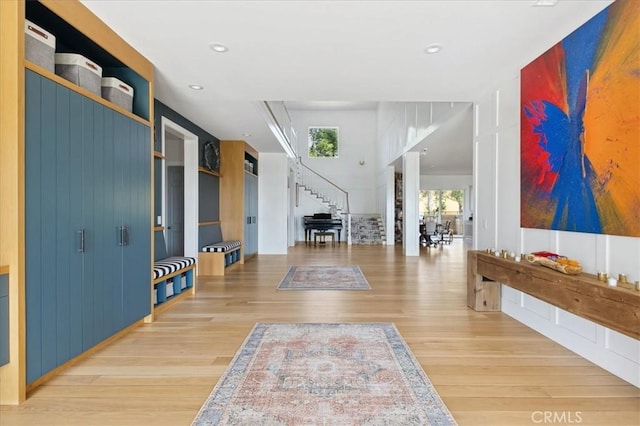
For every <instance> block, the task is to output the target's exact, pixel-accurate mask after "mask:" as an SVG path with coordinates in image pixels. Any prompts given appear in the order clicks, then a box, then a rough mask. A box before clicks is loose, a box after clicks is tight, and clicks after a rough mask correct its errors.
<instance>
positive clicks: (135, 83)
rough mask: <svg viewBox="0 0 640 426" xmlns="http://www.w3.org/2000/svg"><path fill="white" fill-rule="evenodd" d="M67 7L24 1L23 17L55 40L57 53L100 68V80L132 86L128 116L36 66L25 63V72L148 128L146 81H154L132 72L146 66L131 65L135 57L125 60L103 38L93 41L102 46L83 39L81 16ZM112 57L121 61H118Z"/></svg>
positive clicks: (85, 37)
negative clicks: (45, 79)
mask: <svg viewBox="0 0 640 426" xmlns="http://www.w3.org/2000/svg"><path fill="white" fill-rule="evenodd" d="M66 3H67V2H54V1H50V0H43V1H27V2H26V4H25V17H26V19H27V20H29V21H31V22H33V23H34V24H36V25H38V26H40V27H42V28H43V29H45V30H46V31H48V32H50V33H51V34H52V35H53V36H55V37H56V48H55V52H56V53H76V54H79V55H82V56H84V57H86V58H87V59H89V60H91V61H93V62H95V63H96V64H98V65H99V66H100V67H102V77H115V78H117V79H119V80H121V81H122V82H124V83H126V84H128V85H129V86H131V87H132V88H133V91H134V95H133V109H132V112H128V111H127V110H125V109H124V108H121V107H119V106H117V105H115V104H113V103H112V102H110V101H108V100H106V99H103V98H101V97H100V96H98V95H96V94H93V93H92V92H90V91H88V90H85V89H83V88H82V87H80V86H77V85H75V84H74V83H72V82H70V81H68V80H65V79H64V78H61V77H58V76H57V75H55V74H54V73H51V72H50V71H47V70H45V69H44V68H41V67H39V66H38V65H36V64H33V63H31V62H26V61H25V62H26V65H25V66H26V67H27V68H28V69H31V70H32V71H34V72H36V73H38V74H41V75H42V76H44V77H47V78H49V79H51V80H54V81H56V82H57V83H60V84H63V85H64V86H65V87H68V88H70V89H71V90H75V91H77V92H78V93H80V94H82V95H84V96H88V97H90V98H91V99H94V100H96V101H98V102H100V103H101V104H103V105H105V106H107V107H109V108H112V109H114V110H116V111H118V112H120V113H123V114H125V115H128V116H131V117H133V118H136V117H137V118H136V119H137V120H138V121H141V122H143V123H146V124H149V123H150V118H151V114H150V112H151V108H150V102H151V100H150V92H151V88H150V86H151V85H150V83H149V81H150V80H152V79H153V77H152V76H147V77H146V78H145V76H143V75H141V74H140V73H139V72H137V71H136V70H135V69H134V68H138V66H137V65H139V67H140V69H142V68H145V67H146V64H145V65H142V64H135V65H132V64H133V63H135V62H137V60H136V59H135V57H133V56H131V58H129V57H126V56H127V54H128V53H127V52H119V51H118V49H117V46H112V45H110V44H109V45H106V43H107V42H106V41H105V40H104V37H102V38H100V37H95V39H100V40H101V41H102V43H103V45H102V46H101V45H100V44H99V43H98V42H96V41H94V39H92V38H90V37H89V36H87V35H85V34H84V33H83V32H82V29H81V28H77V26H78V24H79V23H84V19H83V16H82V13H81V12H77V11H75V9H74V12H70V11H69V10H67V9H68V8H69V5H67V4H66ZM56 11H57V12H59V13H65V14H66V17H68V18H69V19H73V20H74V21H76V22H74V24H75V25H76V27H74V25H72V24H71V23H69V22H67V21H66V20H65V19H63V18H62V17H61V16H59V13H56ZM84 25H85V26H86V25H87V24H86V23H84ZM85 30H86V28H85ZM109 41H113V42H114V44H115V43H116V40H109ZM107 49H109V50H107ZM116 52H118V53H116ZM115 55H119V56H122V57H121V58H118V57H116V56H115ZM124 57H126V58H124ZM127 60H130V61H131V63H132V64H127V63H125V62H126V61H127ZM145 71H148V70H145ZM151 71H152V67H151Z"/></svg>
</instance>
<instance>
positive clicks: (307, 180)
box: [297, 157, 350, 214]
mask: <svg viewBox="0 0 640 426" xmlns="http://www.w3.org/2000/svg"><path fill="white" fill-rule="evenodd" d="M297 165H298V167H297V174H298V176H297V181H298V185H299V186H302V187H304V189H306V190H308V191H309V192H311V194H313V195H315V196H316V197H318V198H320V199H321V200H322V201H324V202H325V203H327V204H329V205H330V206H332V207H335V209H336V210H341V211H342V213H343V214H349V213H350V209H349V193H348V192H347V191H345V190H344V189H342V188H340V187H339V186H338V185H336V184H335V183H333V182H331V181H330V180H329V179H327V178H326V177H324V176H322V175H321V174H320V173H318V172H316V171H315V170H313V169H312V168H310V167H309V166H307V165H306V164H304V163H303V162H302V158H300V157H298V159H297Z"/></svg>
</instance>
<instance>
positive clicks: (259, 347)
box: [193, 323, 456, 426]
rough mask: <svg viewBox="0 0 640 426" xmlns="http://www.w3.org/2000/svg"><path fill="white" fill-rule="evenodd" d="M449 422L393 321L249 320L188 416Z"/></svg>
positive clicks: (208, 420)
mask: <svg viewBox="0 0 640 426" xmlns="http://www.w3.org/2000/svg"><path fill="white" fill-rule="evenodd" d="M455 424H456V422H455V420H454V419H453V416H452V415H451V413H450V412H449V410H448V409H447V407H446V406H445V405H444V403H443V402H442V400H441V399H440V397H439V396H438V393H437V392H436V391H435V389H434V388H433V386H432V384H431V382H430V381H429V379H428V377H427V376H426V374H425V373H424V371H423V370H422V368H421V367H420V365H419V364H418V362H417V361H416V359H415V358H414V356H413V354H412V353H411V351H410V350H409V348H408V347H407V345H406V343H405V341H404V340H403V338H402V337H401V336H400V334H399V333H398V330H397V329H396V327H395V325H393V324H392V323H361V324H355V323H354V324H256V325H255V327H254V329H253V331H252V332H251V334H250V335H249V337H248V338H247V339H246V341H245V342H244V344H243V345H242V347H241V348H240V349H239V350H238V352H237V353H236V355H235V357H234V359H233V361H232V362H231V364H230V365H229V367H228V368H227V370H226V372H225V373H224V374H223V376H222V377H221V378H220V381H219V382H218V384H217V385H216V387H215V388H214V389H213V391H212V392H211V395H210V396H209V398H207V400H206V401H205V403H204V405H203V406H202V408H201V409H200V412H199V413H198V415H197V416H196V418H195V419H194V421H193V425H195V426H204V425H340V426H343V425H403V426H406V425H455Z"/></svg>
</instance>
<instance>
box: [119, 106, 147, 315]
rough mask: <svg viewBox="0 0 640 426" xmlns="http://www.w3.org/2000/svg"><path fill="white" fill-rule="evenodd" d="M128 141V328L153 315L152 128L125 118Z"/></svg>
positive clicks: (125, 305) (125, 310) (125, 308)
mask: <svg viewBox="0 0 640 426" xmlns="http://www.w3.org/2000/svg"><path fill="white" fill-rule="evenodd" d="M123 119H124V122H123V126H122V127H123V128H124V129H126V132H127V134H128V137H127V138H125V139H126V140H127V143H126V145H124V146H122V150H123V152H124V153H125V154H126V156H127V162H126V163H124V164H125V167H124V169H123V181H124V182H125V183H126V190H125V191H124V192H123V197H124V200H125V205H124V206H123V219H122V223H123V226H125V227H126V244H125V245H124V246H123V256H124V262H123V271H124V273H123V295H124V298H123V318H124V323H125V325H129V324H132V323H134V322H135V321H137V320H139V319H141V318H143V317H145V316H146V315H149V313H150V312H151V268H150V265H151V138H150V133H149V128H148V127H146V126H144V125H142V124H140V123H137V122H134V121H131V120H129V119H127V118H125V117H123Z"/></svg>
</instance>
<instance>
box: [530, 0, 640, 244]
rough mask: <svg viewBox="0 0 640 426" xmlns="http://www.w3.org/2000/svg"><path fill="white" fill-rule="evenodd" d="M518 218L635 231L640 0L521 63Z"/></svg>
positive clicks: (639, 219) (639, 210) (549, 225)
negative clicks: (519, 212)
mask: <svg viewBox="0 0 640 426" xmlns="http://www.w3.org/2000/svg"><path fill="white" fill-rule="evenodd" d="M520 172H521V199H520V203H521V206H520V207H521V208H520V211H521V221H520V222H521V226H522V227H525V228H540V229H554V230H564V231H575V232H589V233H597V234H609V235H625V236H631V237H640V1H638V0H617V1H616V2H614V3H613V4H611V5H610V6H609V7H607V8H606V9H604V10H603V11H602V12H600V13H599V14H597V15H596V16H594V17H593V18H592V19H590V20H589V21H587V22H586V23H585V24H584V25H582V26H581V27H580V28H578V29H577V30H576V31H574V32H573V33H571V34H570V35H569V36H567V37H566V38H565V39H563V40H562V41H561V42H560V43H558V44H556V45H555V46H553V47H552V48H551V49H549V50H548V51H547V52H545V53H544V54H542V55H541V56H540V57H538V58H537V59H535V60H534V61H533V62H531V63H530V64H529V65H527V66H526V67H525V68H523V69H522V72H521V169H520Z"/></svg>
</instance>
